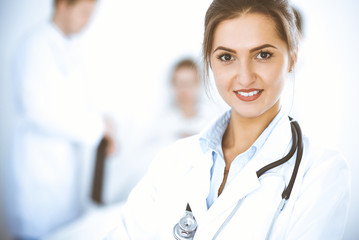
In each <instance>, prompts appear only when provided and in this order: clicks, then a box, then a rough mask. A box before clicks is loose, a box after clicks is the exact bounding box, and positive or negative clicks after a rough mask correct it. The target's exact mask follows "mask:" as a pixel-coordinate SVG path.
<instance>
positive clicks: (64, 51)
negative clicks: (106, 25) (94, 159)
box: [7, 0, 114, 239]
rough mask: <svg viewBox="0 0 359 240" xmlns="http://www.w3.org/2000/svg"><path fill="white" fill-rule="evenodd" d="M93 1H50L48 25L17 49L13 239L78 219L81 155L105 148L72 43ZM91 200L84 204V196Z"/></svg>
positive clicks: (104, 129) (105, 130) (106, 130)
mask: <svg viewBox="0 0 359 240" xmlns="http://www.w3.org/2000/svg"><path fill="white" fill-rule="evenodd" d="M95 4H96V1H95V0H54V12H53V15H52V19H51V20H48V21H46V22H44V23H42V24H40V25H39V26H36V27H34V28H33V29H32V31H30V32H29V33H28V34H26V35H25V36H24V37H23V38H22V39H21V41H20V44H19V46H18V47H17V49H16V50H17V52H16V56H15V59H14V66H13V67H14V69H13V82H14V88H15V93H14V94H15V100H16V118H15V120H16V123H15V131H14V143H13V149H12V159H11V160H10V161H9V172H8V173H9V174H8V178H7V179H8V184H7V185H8V186H7V190H8V193H7V197H8V199H7V200H8V205H7V210H8V219H9V220H8V222H9V224H10V230H11V232H12V235H13V237H14V238H16V239H38V238H40V237H42V236H44V235H46V234H47V233H49V232H50V231H52V230H54V229H56V228H58V227H60V226H62V225H63V224H66V223H68V222H69V221H71V220H73V219H75V218H76V217H78V216H79V215H80V214H81V212H82V211H83V210H84V202H83V200H84V199H85V198H86V197H87V196H82V195H83V194H87V193H86V190H84V189H82V188H83V185H82V181H81V176H83V174H85V173H84V171H85V167H84V166H85V165H86V164H88V163H89V161H90V159H85V157H84V156H85V155H84V154H83V153H84V149H91V148H92V149H93V148H94V147H96V146H97V144H98V143H99V142H100V140H101V139H102V138H107V139H108V140H109V142H111V144H110V145H109V147H108V149H107V150H106V151H107V153H108V154H110V153H111V152H113V150H114V145H113V141H112V139H113V136H112V134H113V126H112V122H111V120H110V119H109V118H107V117H104V116H103V114H101V113H99V112H98V111H96V110H95V109H94V108H93V107H92V106H91V104H90V100H89V95H88V92H87V91H86V81H85V79H84V78H85V77H84V71H83V69H82V67H81V60H80V56H79V52H78V51H77V49H76V48H75V47H74V46H75V45H74V42H73V40H74V39H75V38H73V36H74V35H75V34H76V33H79V32H80V31H81V30H82V29H83V28H84V27H85V26H86V24H87V23H88V21H89V19H90V17H91V15H92V13H93V10H94V8H95ZM88 198H89V197H88Z"/></svg>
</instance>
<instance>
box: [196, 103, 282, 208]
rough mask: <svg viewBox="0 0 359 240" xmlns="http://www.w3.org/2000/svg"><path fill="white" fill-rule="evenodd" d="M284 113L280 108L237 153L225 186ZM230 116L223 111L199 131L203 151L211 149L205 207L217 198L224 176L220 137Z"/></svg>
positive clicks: (261, 143)
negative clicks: (253, 139)
mask: <svg viewBox="0 0 359 240" xmlns="http://www.w3.org/2000/svg"><path fill="white" fill-rule="evenodd" d="M283 115H284V113H283V111H282V110H281V111H280V112H279V113H278V114H277V115H276V117H275V118H274V119H273V120H272V121H271V123H270V124H269V125H268V127H267V128H266V129H265V130H264V131H263V132H262V134H261V135H260V136H259V137H258V138H257V140H256V141H255V142H254V143H253V145H252V146H251V147H250V148H249V149H247V150H246V151H245V152H243V153H241V154H239V155H238V156H237V157H236V158H235V159H234V160H233V162H232V163H231V167H230V169H229V173H228V177H227V181H226V185H225V187H224V189H225V188H226V186H227V185H228V184H229V183H231V181H232V180H233V179H234V178H235V176H236V175H237V174H238V173H239V172H240V171H241V170H242V169H243V168H244V167H245V166H246V164H247V163H248V162H249V161H250V160H251V159H252V158H253V157H254V156H255V155H256V154H257V153H258V152H259V150H260V149H261V148H262V146H263V145H264V143H265V142H266V141H267V139H268V137H269V135H270V134H271V133H272V131H273V129H274V128H275V126H276V125H277V123H278V122H279V120H280V119H281V118H282V117H283ZM230 117H231V110H229V111H227V112H225V113H224V114H223V115H222V116H221V117H220V118H218V120H217V121H216V122H215V123H214V124H213V125H211V126H210V127H209V128H208V129H207V130H205V131H204V132H203V133H201V136H200V144H201V148H202V150H203V151H204V152H207V151H212V160H213V165H212V168H211V183H210V190H209V194H208V197H207V208H210V207H211V206H212V204H213V203H214V201H215V200H216V199H217V198H218V190H219V188H220V186H221V184H222V181H223V177H224V169H225V165H226V164H225V161H224V157H223V150H222V138H223V134H224V132H225V130H226V129H227V126H228V123H229V119H230Z"/></svg>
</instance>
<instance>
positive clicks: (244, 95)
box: [237, 91, 259, 97]
mask: <svg viewBox="0 0 359 240" xmlns="http://www.w3.org/2000/svg"><path fill="white" fill-rule="evenodd" d="M237 93H238V94H239V95H241V96H243V97H250V96H253V95H256V94H258V93H259V91H253V92H240V91H238V92H237Z"/></svg>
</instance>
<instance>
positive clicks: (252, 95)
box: [234, 89, 264, 102]
mask: <svg viewBox="0 0 359 240" xmlns="http://www.w3.org/2000/svg"><path fill="white" fill-rule="evenodd" d="M263 91H264V90H263V89H240V90H237V91H234V93H235V94H236V96H237V97H238V98H239V99H240V100H242V101H245V102H251V101H254V100H256V99H257V98H259V97H260V95H261V94H262V92H263Z"/></svg>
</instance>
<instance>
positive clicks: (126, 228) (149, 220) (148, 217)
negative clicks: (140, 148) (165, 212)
mask: <svg viewBox="0 0 359 240" xmlns="http://www.w3.org/2000/svg"><path fill="white" fill-rule="evenodd" d="M163 155H164V150H162V151H161V152H160V153H159V154H158V155H157V156H156V158H155V159H154V161H153V162H152V163H151V165H150V167H149V169H148V171H147V173H146V175H145V176H144V177H143V178H142V179H141V181H140V182H139V183H138V184H137V185H136V186H135V188H134V189H133V190H132V191H131V193H130V195H129V198H128V200H127V202H126V204H125V205H124V207H123V209H122V220H123V221H122V222H121V223H119V226H118V227H117V228H116V229H115V230H114V231H113V232H112V233H111V234H110V235H109V236H108V238H107V239H111V240H120V239H121V240H122V239H131V240H140V239H146V240H151V239H153V240H155V239H159V238H160V237H159V235H158V234H159V231H158V228H157V223H158V221H157V220H158V219H157V217H158V216H159V214H158V212H157V209H159V208H160V206H157V205H158V203H157V193H158V185H159V184H158V181H161V179H162V180H163V179H166V176H164V174H162V173H161V172H164V171H165V170H164V169H168V168H167V167H166V166H165V165H163V164H166V163H165V161H163V159H165V158H166V157H164V156H163Z"/></svg>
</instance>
